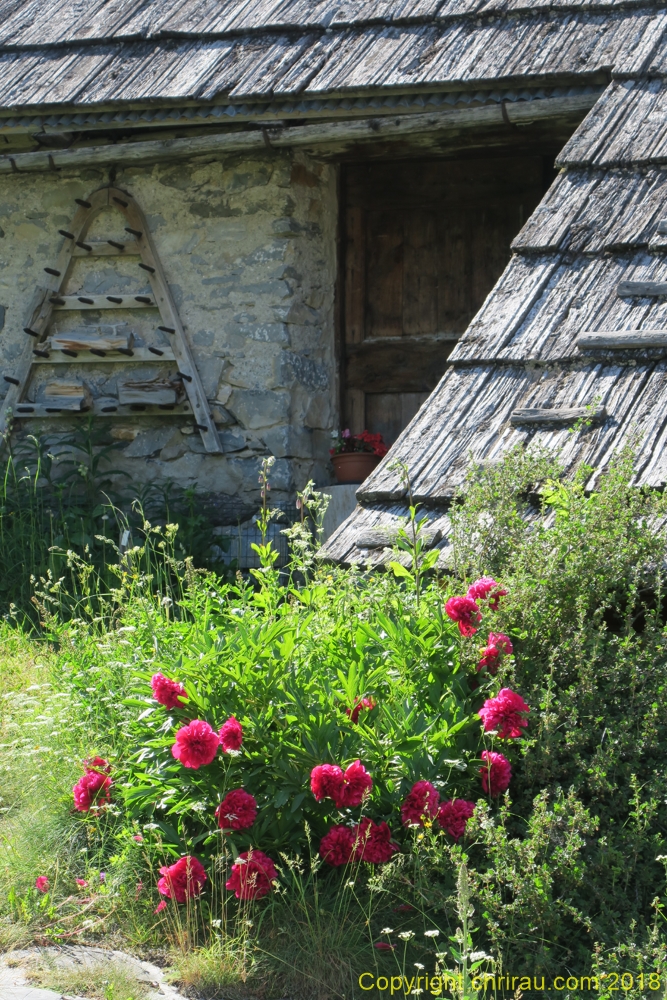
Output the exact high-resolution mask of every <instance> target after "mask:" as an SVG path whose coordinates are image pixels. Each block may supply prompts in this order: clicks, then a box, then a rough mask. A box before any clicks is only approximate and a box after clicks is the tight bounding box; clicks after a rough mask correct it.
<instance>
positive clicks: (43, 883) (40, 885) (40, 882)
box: [35, 875, 49, 892]
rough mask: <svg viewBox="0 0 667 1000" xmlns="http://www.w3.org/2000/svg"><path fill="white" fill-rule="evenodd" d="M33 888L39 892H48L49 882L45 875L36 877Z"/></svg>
mask: <svg viewBox="0 0 667 1000" xmlns="http://www.w3.org/2000/svg"><path fill="white" fill-rule="evenodd" d="M35 888H36V889H39V891H40V892H48V891H49V880H48V878H47V877H46V875H38V876H37V878H36V879H35Z"/></svg>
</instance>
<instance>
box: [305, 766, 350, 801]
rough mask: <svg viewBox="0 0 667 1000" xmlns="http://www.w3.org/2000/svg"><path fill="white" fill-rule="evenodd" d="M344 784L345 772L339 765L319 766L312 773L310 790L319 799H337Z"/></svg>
mask: <svg viewBox="0 0 667 1000" xmlns="http://www.w3.org/2000/svg"><path fill="white" fill-rule="evenodd" d="M342 784H343V771H342V769H341V768H340V767H339V766H338V764H318V765H317V767H314V768H313V770H312V771H311V772H310V788H311V791H312V793H313V795H314V796H315V798H316V799H317V801H318V802H321V801H322V799H335V798H337V797H338V795H339V792H340V789H341V787H342Z"/></svg>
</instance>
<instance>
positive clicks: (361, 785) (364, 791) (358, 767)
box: [332, 760, 373, 809]
mask: <svg viewBox="0 0 667 1000" xmlns="http://www.w3.org/2000/svg"><path fill="white" fill-rule="evenodd" d="M372 787H373V779H372V778H371V776H370V774H369V773H368V771H367V770H366V768H365V767H364V765H363V764H362V763H361V761H360V760H355V761H353V762H352V764H350V766H349V767H348V768H346V769H345V771H344V773H343V783H342V785H340V787H339V788H338V790H337V793H336V795H334V796H332V798H333V800H334V804H335V805H336V807H337V808H338V809H352V808H354V807H355V806H360V805H361V803H362V802H363V801H364V799H365V798H366V796H367V795H368V794H369V792H370V790H371V788H372Z"/></svg>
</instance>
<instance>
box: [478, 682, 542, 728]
mask: <svg viewBox="0 0 667 1000" xmlns="http://www.w3.org/2000/svg"><path fill="white" fill-rule="evenodd" d="M527 712H530V708H529V707H528V705H527V704H526V703H525V701H524V700H523V698H522V697H521V695H520V694H516V693H515V692H514V691H511V690H510V689H509V688H502V689H501V690H500V691H499V692H498V694H497V695H496V697H495V698H487V699H486V701H485V702H484V704H483V706H482V707H481V708H480V710H479V712H478V713H477V714H478V715H479V717H480V719H481V720H482V722H483V723H484V732H485V733H488V732H492V731H494V730H495V731H496V732H497V733H498V736H499V737H500V739H503V740H504V739H512V740H515V739H517V738H518V737H519V736H521V729H522V727H525V726H527V725H528V720H527V719H524V717H523V713H527Z"/></svg>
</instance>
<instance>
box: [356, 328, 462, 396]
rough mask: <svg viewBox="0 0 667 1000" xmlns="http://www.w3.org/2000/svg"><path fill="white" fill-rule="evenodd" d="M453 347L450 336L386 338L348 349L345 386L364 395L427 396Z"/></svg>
mask: <svg viewBox="0 0 667 1000" xmlns="http://www.w3.org/2000/svg"><path fill="white" fill-rule="evenodd" d="M455 343H456V337H455V336H454V335H453V336H452V337H450V338H447V339H444V338H443V339H441V338H439V337H428V338H427V337H420V338H419V339H417V338H412V337H388V338H383V339H382V340H381V341H380V342H377V341H375V340H366V341H364V343H363V344H356V345H352V346H348V348H347V351H346V358H345V369H344V371H345V385H346V387H348V388H350V389H362V390H363V391H364V392H430V390H431V389H434V388H435V387H436V385H437V384H438V381H439V379H440V378H441V376H442V374H443V372H444V370H445V367H446V365H447V359H448V357H449V355H450V353H451V350H452V347H453V346H454V344H455Z"/></svg>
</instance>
